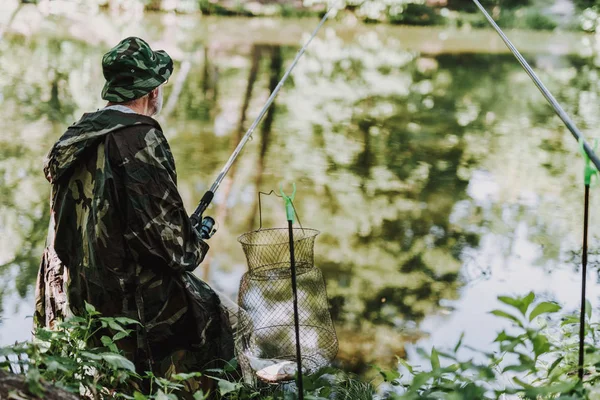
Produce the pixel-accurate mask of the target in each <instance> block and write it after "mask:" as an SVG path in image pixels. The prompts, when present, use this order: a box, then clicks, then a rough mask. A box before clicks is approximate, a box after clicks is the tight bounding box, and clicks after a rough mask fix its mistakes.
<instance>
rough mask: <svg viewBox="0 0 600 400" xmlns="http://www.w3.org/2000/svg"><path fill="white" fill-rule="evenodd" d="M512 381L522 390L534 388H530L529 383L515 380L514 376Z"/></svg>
mask: <svg viewBox="0 0 600 400" xmlns="http://www.w3.org/2000/svg"><path fill="white" fill-rule="evenodd" d="M513 381H514V382H515V383H516V384H517V385H519V386H521V387H522V388H524V389H533V388H534V387H533V386H531V385H530V384H529V383H527V382H524V381H522V380H521V379H519V378H517V377H516V376H515V377H514V378H513Z"/></svg>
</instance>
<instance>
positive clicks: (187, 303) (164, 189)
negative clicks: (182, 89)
mask: <svg viewBox="0 0 600 400" xmlns="http://www.w3.org/2000/svg"><path fill="white" fill-rule="evenodd" d="M102 68H103V73H104V77H105V78H106V84H105V86H104V89H103V91H102V98H103V99H104V100H106V101H108V105H107V107H105V108H104V109H101V110H99V111H97V112H93V113H88V114H84V115H83V117H82V118H81V119H80V120H79V121H78V122H77V123H75V124H74V125H72V126H71V127H69V128H68V129H67V131H66V132H65V133H64V134H63V136H62V137H61V138H60V139H59V140H58V142H56V144H55V145H54V147H53V148H52V150H51V151H50V153H49V155H48V159H47V161H46V164H45V168H44V172H45V173H46V177H47V179H48V181H49V182H50V183H51V184H52V195H51V206H52V218H51V227H50V232H49V240H48V247H47V249H46V251H45V252H44V256H43V259H42V263H41V267H40V272H39V276H38V283H37V290H36V312H35V322H36V324H38V325H44V326H50V327H52V326H53V324H54V323H55V321H56V320H60V319H63V318H65V317H67V316H69V315H72V314H74V315H82V314H83V313H84V312H85V303H86V302H87V303H90V304H92V305H93V306H95V307H96V309H97V310H98V311H99V312H101V313H102V314H103V315H104V316H110V317H113V316H124V317H129V318H133V319H136V320H138V321H140V322H141V323H142V326H140V327H138V328H137V329H136V331H135V334H133V335H132V337H130V338H127V339H124V341H122V342H121V348H122V350H123V351H124V352H125V355H126V356H127V357H129V358H130V359H131V360H132V361H133V362H134V364H135V365H136V368H137V369H138V372H140V373H141V372H143V371H147V370H152V371H153V372H154V373H155V374H157V375H159V376H165V375H169V374H170V373H172V372H185V371H200V370H202V369H204V368H207V367H208V368H212V367H217V366H219V364H218V363H219V362H221V361H222V360H226V361H228V360H230V359H231V358H232V357H233V355H234V354H233V337H232V332H231V326H230V325H229V321H228V319H227V316H226V314H225V313H224V311H223V310H222V308H221V306H220V300H219V297H218V296H217V295H216V294H215V292H214V291H213V290H212V289H211V288H210V287H209V286H208V285H207V284H206V283H204V282H202V281H200V280H199V279H197V278H196V277H195V276H193V275H192V274H191V271H193V270H194V269H195V268H196V267H197V266H198V264H199V263H200V262H201V261H202V260H203V258H204V256H205V255H206V252H207V251H208V245H207V244H206V243H205V242H204V241H202V240H201V239H200V237H199V235H198V233H197V232H196V231H195V229H194V228H193V227H192V226H191V224H190V220H189V218H188V216H187V214H186V211H185V209H184V207H183V202H182V200H181V197H180V195H179V192H178V190H177V176H176V172H175V163H174V160H173V156H172V154H171V150H170V148H169V145H168V143H167V141H166V139H165V137H164V135H163V133H162V128H161V127H160V125H159V124H158V122H157V121H155V120H154V119H153V118H152V116H153V115H156V114H157V113H158V112H159V111H160V109H161V107H162V85H163V84H164V83H166V82H167V80H168V79H169V77H170V76H171V73H172V71H173V62H172V60H171V58H170V57H169V55H168V54H167V53H166V52H164V51H153V50H152V49H151V48H150V46H149V45H148V43H146V42H145V41H143V40H142V39H139V38H135V37H130V38H127V39H124V40H123V41H121V42H120V43H119V44H118V45H117V46H116V47H114V48H113V49H112V50H110V51H109V52H108V53H106V54H105V55H104V58H103V59H102Z"/></svg>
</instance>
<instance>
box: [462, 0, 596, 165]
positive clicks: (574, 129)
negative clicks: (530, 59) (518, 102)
mask: <svg viewBox="0 0 600 400" xmlns="http://www.w3.org/2000/svg"><path fill="white" fill-rule="evenodd" d="M473 2H474V3H475V5H476V6H477V7H478V8H479V10H480V11H481V12H482V13H483V15H484V16H485V18H486V19H487V20H488V22H489V23H490V25H492V27H493V28H494V29H495V30H496V32H497V33H498V35H500V37H501V38H502V40H503V41H504V43H505V44H506V46H507V47H508V48H509V50H510V51H511V52H512V54H513V55H514V56H515V57H516V59H517V60H518V61H519V63H520V64H521V66H522V67H523V69H525V72H527V75H529V77H530V78H531V80H532V81H533V83H535V85H536V86H537V88H538V89H539V90H540V92H542V94H543V95H544V97H545V98H546V100H547V101H548V103H550V105H551V106H552V108H554V111H555V112H556V114H557V115H558V116H559V117H560V119H561V120H562V121H563V122H564V124H565V125H566V127H567V129H569V131H571V133H572V134H573V136H574V137H575V139H576V140H577V141H579V140H580V139H583V140H584V142H583V148H584V150H585V152H586V153H587V155H588V157H590V160H592V162H593V163H594V165H595V166H596V168H598V169H600V159H599V158H598V156H596V153H595V152H594V150H593V149H592V148H591V147H590V146H589V144H588V143H587V142H586V141H585V139H584V137H583V134H582V133H581V131H580V130H579V129H578V128H577V126H576V125H575V123H574V122H573V120H571V118H570V117H569V115H568V114H567V113H566V112H565V110H563V108H562V107H561V105H560V104H559V103H558V101H556V99H555V98H554V96H553V95H552V93H550V91H549V90H548V89H547V88H546V86H544V84H543V83H542V81H541V80H540V78H538V76H537V75H536V74H535V72H534V71H533V69H532V68H531V67H530V66H529V64H528V63H527V61H526V60H525V58H523V56H522V55H521V53H519V50H517V48H516V47H515V46H514V45H513V44H512V43H511V41H510V40H509V39H508V37H507V36H506V35H505V34H504V32H502V29H500V27H499V26H498V24H496V22H495V21H494V19H493V18H492V17H491V16H490V14H488V12H487V11H486V10H485V8H483V6H482V5H481V3H479V1H478V0H473Z"/></svg>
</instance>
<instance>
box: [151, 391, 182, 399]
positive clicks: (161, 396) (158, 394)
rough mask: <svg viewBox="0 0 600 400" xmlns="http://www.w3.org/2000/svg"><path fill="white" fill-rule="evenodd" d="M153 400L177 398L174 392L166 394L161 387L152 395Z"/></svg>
mask: <svg viewBox="0 0 600 400" xmlns="http://www.w3.org/2000/svg"><path fill="white" fill-rule="evenodd" d="M154 399H155V400H177V396H175V395H174V394H166V393H165V392H163V391H162V390H161V389H158V392H156V395H155V397H154Z"/></svg>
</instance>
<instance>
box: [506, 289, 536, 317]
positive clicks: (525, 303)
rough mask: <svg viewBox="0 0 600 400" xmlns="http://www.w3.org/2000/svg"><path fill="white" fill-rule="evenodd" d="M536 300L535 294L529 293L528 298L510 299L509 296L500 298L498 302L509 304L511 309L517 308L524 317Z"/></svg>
mask: <svg viewBox="0 0 600 400" xmlns="http://www.w3.org/2000/svg"><path fill="white" fill-rule="evenodd" d="M534 299H535V295H534V294H533V292H529V294H528V295H527V296H524V297H509V296H498V300H500V301H501V302H503V303H504V304H507V305H509V306H511V307H514V308H516V309H517V310H519V311H520V312H521V314H522V315H523V316H525V314H526V313H527V309H528V308H529V306H530V305H531V303H532V302H533V300H534Z"/></svg>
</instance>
